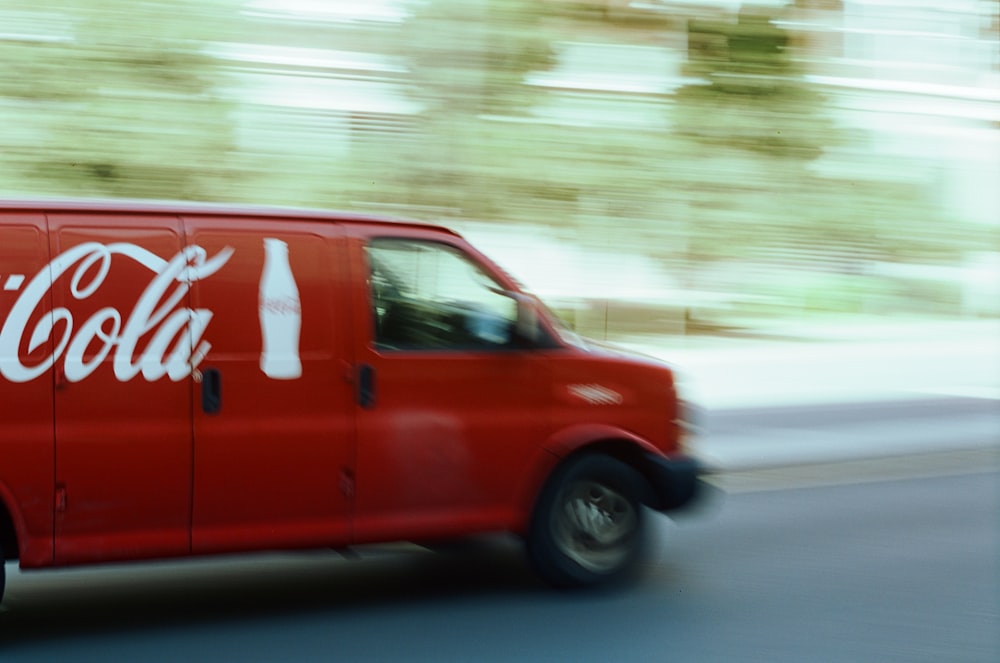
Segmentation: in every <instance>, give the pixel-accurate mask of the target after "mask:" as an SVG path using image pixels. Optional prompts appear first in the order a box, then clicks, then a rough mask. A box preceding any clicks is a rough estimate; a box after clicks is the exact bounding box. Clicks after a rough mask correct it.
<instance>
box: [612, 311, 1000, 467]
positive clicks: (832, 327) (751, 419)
mask: <svg viewBox="0 0 1000 663" xmlns="http://www.w3.org/2000/svg"><path fill="white" fill-rule="evenodd" d="M779 331H780V333H778V332H779ZM622 344H623V345H626V346H627V347H630V348H633V349H635V350H638V351H640V352H644V353H645V354H649V355H652V356H655V357H658V358H661V359H663V360H666V361H668V362H669V363H671V364H673V365H674V366H675V367H676V368H677V370H678V375H679V377H680V384H679V386H680V388H681V391H682V395H683V397H684V398H685V399H686V400H689V401H691V402H692V403H694V404H695V405H697V406H699V407H701V408H703V411H704V419H703V421H702V425H703V426H704V430H703V431H702V432H701V434H700V435H698V436H697V437H695V438H694V439H693V440H692V441H691V452H692V453H694V454H695V455H696V456H698V457H700V458H701V459H702V460H703V461H704V462H705V463H706V464H707V465H708V466H709V467H711V468H713V469H714V470H716V471H722V472H743V471H746V470H760V469H762V468H780V467H788V466H799V467H804V466H806V465H809V464H817V463H818V464H828V463H844V462H851V461H864V462H874V459H879V458H889V457H894V458H901V457H903V456H907V457H918V456H919V455H928V454H930V455H931V456H933V457H935V458H938V457H943V455H945V454H950V455H954V454H959V455H962V456H963V458H964V457H966V456H968V457H976V458H980V461H981V460H982V458H988V459H991V466H996V463H997V459H1000V455H998V453H1000V321H974V322H926V321H924V322H921V323H920V324H913V323H912V321H911V322H907V323H902V324H901V323H899V322H887V323H883V324H870V323H868V324H826V325H822V326H816V325H783V326H782V327H781V329H780V330H774V333H770V334H756V335H755V337H754V338H733V337H730V338H724V337H688V338H679V339H678V338H663V339H651V338H644V339H643V338H632V339H628V341H627V342H626V343H622ZM949 396H954V397H962V398H966V399H974V400H973V401H971V402H972V403H973V405H974V407H970V408H969V412H968V413H966V414H962V415H958V416H955V415H951V416H948V417H945V418H942V419H937V418H935V416H934V415H928V416H924V414H923V410H922V408H924V407H927V406H929V405H934V404H935V403H936V402H937V403H939V402H940V399H941V398H942V397H949ZM921 399H923V400H921ZM977 403H978V404H977ZM838 405H843V406H845V408H844V411H843V413H842V415H843V416H842V418H836V417H834V419H831V417H830V414H829V412H830V406H838ZM866 405H870V406H873V407H874V411H875V412H880V413H884V416H885V418H884V419H880V418H876V419H870V418H867V419H866V418H865V417H864V416H859V415H861V414H863V413H864V412H865V411H866V409H867V410H868V411H871V410H872V407H867V408H866ZM809 406H820V407H819V408H818V409H816V410H815V411H813V412H810V410H809ZM761 408H789V409H788V410H782V413H783V414H782V415H777V416H774V417H769V416H768V415H767V412H766V410H760V409H761ZM797 408H798V409H797ZM795 412H798V413H799V414H798V415H797V416H791V415H792V413H795ZM822 412H825V413H826V414H825V415H824V416H822V417H821V416H820V415H819V413H822ZM789 419H791V420H789ZM820 419H823V420H820ZM994 431H995V433H994ZM970 453H971V454H973V456H969V454H970ZM975 453H978V454H980V455H979V456H975ZM984 454H985V455H984Z"/></svg>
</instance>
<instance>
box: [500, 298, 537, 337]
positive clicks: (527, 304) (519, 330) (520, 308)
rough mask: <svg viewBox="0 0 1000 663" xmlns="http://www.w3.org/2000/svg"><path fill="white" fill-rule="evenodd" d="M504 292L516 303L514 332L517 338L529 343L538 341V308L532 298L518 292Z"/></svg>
mask: <svg viewBox="0 0 1000 663" xmlns="http://www.w3.org/2000/svg"><path fill="white" fill-rule="evenodd" d="M506 294H507V296H509V297H510V298H511V299H513V300H514V302H515V303H516V304H517V322H516V323H515V325H514V333H515V334H516V336H517V338H519V339H521V340H522V341H527V342H528V343H531V344H536V343H538V341H539V339H540V336H541V334H540V330H539V325H538V309H537V308H536V307H535V302H534V300H533V299H532V298H531V297H528V296H527V295H522V294H521V293H519V292H507V293H506Z"/></svg>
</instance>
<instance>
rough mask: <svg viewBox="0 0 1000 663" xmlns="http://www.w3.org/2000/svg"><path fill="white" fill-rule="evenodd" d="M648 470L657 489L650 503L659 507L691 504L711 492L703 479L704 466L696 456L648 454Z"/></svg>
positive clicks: (679, 506) (653, 485) (647, 473)
mask: <svg viewBox="0 0 1000 663" xmlns="http://www.w3.org/2000/svg"><path fill="white" fill-rule="evenodd" d="M645 470H646V472H645V474H646V478H647V479H648V480H649V484H650V487H651V488H652V491H653V494H652V495H651V496H650V497H651V499H650V500H649V502H648V504H647V505H648V506H649V507H650V508H652V509H655V510H657V511H673V510H676V509H680V508H682V507H685V506H689V505H691V504H693V503H694V502H697V501H699V500H700V499H701V498H703V497H705V496H706V493H708V492H710V487H709V486H708V485H707V484H705V483H704V482H703V481H702V480H701V475H702V474H703V473H704V468H703V467H702V465H701V463H699V462H698V461H697V460H695V459H694V458H689V457H687V456H658V455H655V454H646V463H645Z"/></svg>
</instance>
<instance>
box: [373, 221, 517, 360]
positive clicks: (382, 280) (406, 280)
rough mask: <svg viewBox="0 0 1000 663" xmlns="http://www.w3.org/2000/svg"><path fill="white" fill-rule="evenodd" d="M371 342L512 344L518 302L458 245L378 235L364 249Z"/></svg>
mask: <svg viewBox="0 0 1000 663" xmlns="http://www.w3.org/2000/svg"><path fill="white" fill-rule="evenodd" d="M367 256H368V266H369V270H370V272H369V288H370V296H371V307H372V315H373V317H374V325H375V344H376V346H377V347H379V348H381V349H389V350H392V349H398V350H499V349H505V348H510V347H513V339H514V329H515V326H516V320H517V304H516V302H515V301H514V299H513V298H511V297H510V296H508V295H507V294H505V293H504V290H503V288H502V286H500V284H498V283H497V282H496V281H495V280H494V279H493V278H492V277H491V276H489V275H488V274H486V273H485V272H484V271H483V270H482V268H481V267H480V266H479V265H478V264H476V263H475V262H474V261H473V260H472V259H471V258H470V257H468V256H467V255H465V254H464V253H463V252H462V251H460V250H459V249H457V248H455V247H452V246H449V245H447V244H443V243H439V242H429V241H420V240H410V239H388V238H386V239H376V240H373V241H372V242H371V243H370V244H369V245H368V247H367Z"/></svg>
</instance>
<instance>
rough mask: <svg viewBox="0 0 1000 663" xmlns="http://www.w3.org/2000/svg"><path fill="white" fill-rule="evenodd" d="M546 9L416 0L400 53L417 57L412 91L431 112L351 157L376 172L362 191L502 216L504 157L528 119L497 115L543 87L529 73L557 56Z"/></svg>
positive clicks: (515, 111)
mask: <svg viewBox="0 0 1000 663" xmlns="http://www.w3.org/2000/svg"><path fill="white" fill-rule="evenodd" d="M543 15H544V12H543V11H541V10H540V8H539V4H538V3H537V2H535V1H534V0H427V1H426V2H423V3H420V4H418V5H416V10H415V13H414V15H413V16H412V17H411V18H410V20H408V21H407V22H406V23H405V24H404V25H402V26H401V28H400V30H399V33H398V35H397V39H396V40H395V47H394V49H393V53H394V54H396V55H398V56H400V57H402V58H404V59H405V60H406V61H407V62H408V63H409V78H408V81H407V83H408V90H409V94H410V96H411V98H412V99H413V100H414V101H416V102H417V103H418V104H419V105H420V106H421V107H422V112H420V114H419V115H418V116H417V118H416V122H415V126H414V132H413V134H412V135H411V136H410V137H409V138H408V139H400V138H399V137H397V136H386V137H385V140H384V141H383V142H381V143H372V144H369V145H368V146H367V147H368V149H366V150H365V151H364V152H359V153H358V154H357V160H356V161H355V162H354V163H353V164H352V165H354V166H359V167H361V168H362V169H363V172H365V173H367V174H368V176H367V177H365V178H364V180H363V181H362V183H364V184H366V185H367V186H365V187H362V189H360V190H358V191H357V192H356V193H357V195H358V196H362V197H363V198H371V197H378V198H379V199H381V200H383V201H388V202H394V203H398V204H403V205H408V206H416V207H433V208H438V209H447V210H450V211H452V213H454V214H456V215H464V216H471V217H476V218H496V217H497V216H498V210H499V209H500V208H502V207H503V198H504V197H505V196H506V195H507V191H506V190H505V188H504V186H503V184H502V183H501V182H498V181H497V180H496V179H494V177H495V176H496V171H497V169H496V167H495V166H496V165H497V161H496V160H497V159H502V158H503V155H504V154H505V153H509V150H510V148H512V147H513V146H515V145H520V142H521V141H520V140H519V135H520V133H521V125H519V124H517V123H515V122H504V121H497V119H498V118H503V119H510V118H513V117H516V116H522V115H525V114H527V113H528V112H529V111H530V109H531V108H532V106H533V105H534V103H535V100H536V99H537V98H538V96H539V94H540V92H539V91H538V90H537V89H536V88H533V87H531V86H528V85H526V84H525V76H526V75H527V74H528V73H530V72H533V71H539V70H543V69H545V68H547V67H549V66H550V65H551V64H552V62H553V61H554V54H553V50H552V47H551V45H550V39H551V37H550V36H549V35H548V34H546V31H545V26H544V25H543V22H542V18H543ZM498 146H501V149H500V151H499V152H497V151H494V150H493V149H492V148H494V147H498ZM504 147H506V149H504ZM387 163H390V164H392V169H391V171H387V169H386V164H387ZM508 166H509V164H507V163H504V164H503V167H502V168H501V169H500V170H504V171H506V170H507V167H508ZM529 177H530V175H529ZM501 216H502V214H501Z"/></svg>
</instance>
